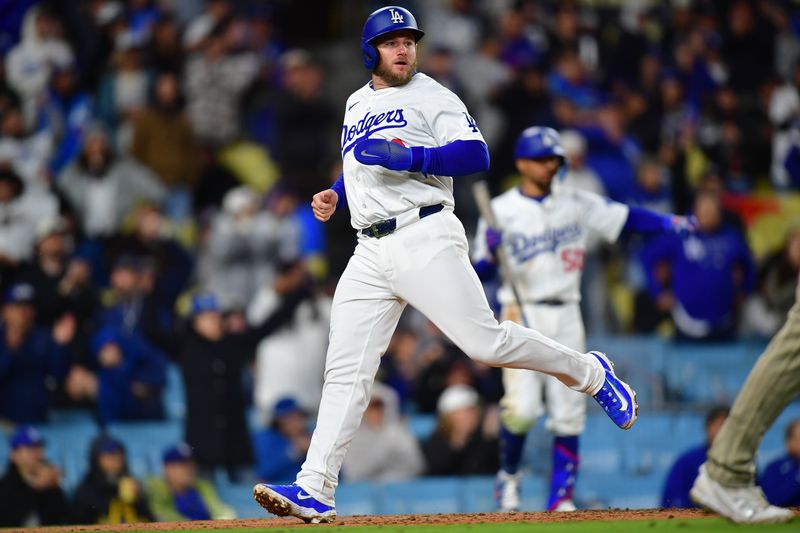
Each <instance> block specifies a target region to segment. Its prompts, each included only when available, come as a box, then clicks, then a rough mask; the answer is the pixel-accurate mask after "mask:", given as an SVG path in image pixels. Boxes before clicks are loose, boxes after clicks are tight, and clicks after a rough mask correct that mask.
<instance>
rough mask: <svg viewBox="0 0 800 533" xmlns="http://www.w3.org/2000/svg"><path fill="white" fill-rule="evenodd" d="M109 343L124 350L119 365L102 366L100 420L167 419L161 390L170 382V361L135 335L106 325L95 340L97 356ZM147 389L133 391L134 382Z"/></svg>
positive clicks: (94, 352)
mask: <svg viewBox="0 0 800 533" xmlns="http://www.w3.org/2000/svg"><path fill="white" fill-rule="evenodd" d="M106 344H116V345H117V346H119V348H120V350H121V352H122V362H121V364H120V365H119V366H115V367H104V366H99V367H98V371H97V375H98V378H99V382H100V383H99V389H98V393H97V407H98V411H99V415H100V420H101V421H103V422H112V421H115V420H159V419H163V418H164V408H163V404H162V401H161V391H162V389H163V388H164V386H165V385H166V381H167V360H166V358H165V357H164V355H163V354H162V353H161V352H160V351H158V350H157V349H155V348H153V347H152V346H150V344H148V343H147V342H146V341H145V340H144V339H142V338H141V337H139V336H136V335H123V334H122V333H121V332H120V331H118V330H115V329H112V328H103V329H101V330H100V331H98V332H97V334H96V335H95V336H94V338H93V339H92V354H93V355H94V357H95V358H98V357H99V355H100V350H101V348H102V347H103V346H105V345H106ZM134 384H137V386H139V387H140V389H144V390H145V391H146V393H144V394H139V395H137V394H134V392H133V385H134Z"/></svg>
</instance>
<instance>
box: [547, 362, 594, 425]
mask: <svg viewBox="0 0 800 533" xmlns="http://www.w3.org/2000/svg"><path fill="white" fill-rule="evenodd" d="M542 379H543V381H544V398H545V406H546V410H547V421H546V423H545V426H546V428H547V430H548V431H550V432H551V433H553V434H555V435H559V436H572V435H580V434H581V433H583V428H584V427H585V425H586V395H585V394H583V393H580V392H577V391H574V390H572V389H570V388H569V387H567V386H566V385H564V384H563V383H561V382H560V381H558V380H557V379H556V378H554V377H552V376H542Z"/></svg>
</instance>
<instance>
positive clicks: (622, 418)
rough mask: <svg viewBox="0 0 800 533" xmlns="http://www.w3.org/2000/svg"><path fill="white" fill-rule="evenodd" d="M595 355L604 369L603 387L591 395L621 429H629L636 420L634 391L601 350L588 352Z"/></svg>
mask: <svg viewBox="0 0 800 533" xmlns="http://www.w3.org/2000/svg"><path fill="white" fill-rule="evenodd" d="M589 353H590V354H592V355H593V356H595V357H596V358H597V359H598V360H599V361H600V364H601V365H603V368H604V369H605V371H606V380H605V382H604V383H603V388H602V389H600V391H599V392H598V393H597V394H595V395H594V396H593V398H594V399H595V400H597V403H599V404H600V407H602V408H603V411H605V412H606V414H607V415H608V417H609V418H610V419H611V420H613V421H614V423H615V424H616V425H618V426H619V427H620V428H622V429H630V427H631V426H633V423H634V422H636V416H637V414H638V412H639V404H637V403H636V393H635V392H633V389H632V388H630V386H629V385H628V384H627V383H625V382H624V381H622V380H621V379H619V378H618V377H617V375H616V374H614V363H612V362H611V361H610V360H609V358H608V357H606V354H604V353H602V352H595V351H592V352H589Z"/></svg>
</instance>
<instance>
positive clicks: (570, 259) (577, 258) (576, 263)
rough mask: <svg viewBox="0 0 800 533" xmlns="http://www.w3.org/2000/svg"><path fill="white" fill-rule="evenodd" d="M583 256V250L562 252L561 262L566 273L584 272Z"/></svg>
mask: <svg viewBox="0 0 800 533" xmlns="http://www.w3.org/2000/svg"><path fill="white" fill-rule="evenodd" d="M583 256H584V253H583V250H561V262H562V263H563V265H564V272H574V271H576V270H577V271H578V272H580V271H582V270H583Z"/></svg>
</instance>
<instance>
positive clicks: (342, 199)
mask: <svg viewBox="0 0 800 533" xmlns="http://www.w3.org/2000/svg"><path fill="white" fill-rule="evenodd" d="M331 189H333V190H334V191H336V194H338V195H339V201H338V203H337V204H336V209H340V208H342V207H347V193H345V189H344V172H342V173H341V174H339V177H338V178H337V179H336V181H335V182H334V183H333V185H332V186H331Z"/></svg>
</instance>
